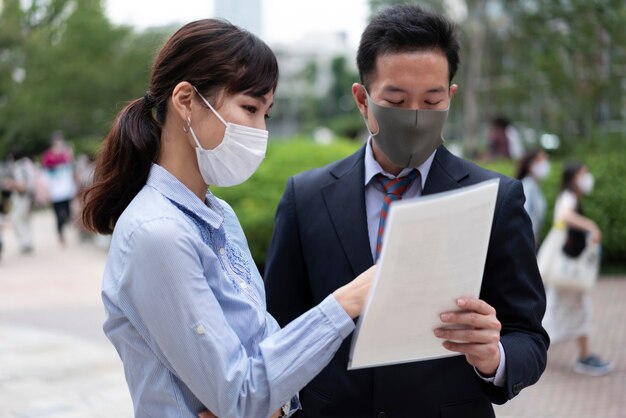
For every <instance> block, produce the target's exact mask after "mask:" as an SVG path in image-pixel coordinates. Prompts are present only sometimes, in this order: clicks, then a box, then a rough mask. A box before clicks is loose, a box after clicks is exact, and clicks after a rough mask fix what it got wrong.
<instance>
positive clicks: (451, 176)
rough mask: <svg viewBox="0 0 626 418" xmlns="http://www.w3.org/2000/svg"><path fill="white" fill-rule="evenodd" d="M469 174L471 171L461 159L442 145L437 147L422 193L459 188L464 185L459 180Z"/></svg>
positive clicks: (427, 193)
mask: <svg viewBox="0 0 626 418" xmlns="http://www.w3.org/2000/svg"><path fill="white" fill-rule="evenodd" d="M468 175H469V172H468V171H467V169H466V168H465V167H464V166H463V165H462V164H461V162H460V161H459V159H458V158H457V157H455V156H454V155H452V154H451V153H450V151H448V150H447V149H446V147H444V146H443V145H441V146H439V148H437V153H436V154H435V158H434V159H433V164H432V165H431V167H430V171H429V172H428V177H427V178H426V183H425V184H424V190H423V192H422V195H429V194H435V193H441V192H446V191H448V190H454V189H458V188H460V187H462V186H461V184H460V183H459V182H460V181H461V180H463V179H464V178H465V177H467V176H468Z"/></svg>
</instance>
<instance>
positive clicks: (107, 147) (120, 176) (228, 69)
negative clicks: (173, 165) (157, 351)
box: [83, 19, 278, 234]
mask: <svg viewBox="0 0 626 418" xmlns="http://www.w3.org/2000/svg"><path fill="white" fill-rule="evenodd" d="M182 81H188V82H189V83H191V84H192V85H193V86H195V87H196V88H197V89H198V90H199V91H200V92H201V93H203V94H204V95H206V96H211V95H213V94H215V93H217V92H218V91H219V90H221V89H223V90H224V93H225V94H236V93H246V94H249V95H252V96H263V95H265V94H267V93H268V92H270V91H275V90H276V85H277V83H278V63H277V61H276V56H275V55H274V53H273V52H272V51H271V50H270V48H269V47H268V46H267V45H266V44H265V43H264V42H263V41H261V40H260V39H259V38H257V37H256V36H254V35H253V34H251V33H249V32H247V31H245V30H243V29H240V28H238V27H237V26H234V25H232V24H230V23H228V22H226V21H223V20H217V19H204V20H198V21H195V22H192V23H189V24H187V25H185V26H183V27H182V28H180V29H179V30H178V31H177V32H176V33H174V35H172V36H171V37H170V38H169V39H168V41H167V42H166V43H165V45H164V46H163V47H162V48H161V50H160V51H159V53H158V55H157V57H156V60H155V62H154V65H153V66H152V74H151V80H150V89H149V90H148V92H146V95H145V96H144V97H142V98H139V99H136V100H134V101H132V102H130V103H129V104H128V105H127V106H126V107H125V108H124V109H122V111H121V112H120V113H119V114H118V115H117V118H116V119H115V121H114V122H113V126H112V127H111V130H110V132H109V133H108V135H107V137H106V139H105V141H104V144H103V148H102V150H101V151H100V153H99V154H98V157H97V159H96V164H95V172H94V183H93V185H92V186H91V187H90V188H88V189H87V190H86V191H85V193H84V199H85V206H84V210H83V222H84V224H85V225H86V227H87V228H89V229H91V230H93V231H95V232H99V233H103V234H110V233H112V232H113V228H114V226H115V223H116V222H117V220H118V218H119V217H120V215H121V214H122V212H123V211H124V209H126V207H127V206H128V204H129V203H130V202H131V200H132V199H133V198H134V197H135V196H136V195H137V193H139V191H140V190H141V188H142V187H143V186H144V185H145V184H146V180H147V179H148V174H149V172H150V167H151V166H152V163H153V162H155V161H156V160H157V158H158V154H159V148H160V140H161V139H160V136H161V126H162V125H163V123H165V118H166V114H167V102H168V99H169V98H170V97H171V95H172V92H173V90H174V88H175V87H176V85H177V84H178V83H180V82H182ZM206 96H205V97H206Z"/></svg>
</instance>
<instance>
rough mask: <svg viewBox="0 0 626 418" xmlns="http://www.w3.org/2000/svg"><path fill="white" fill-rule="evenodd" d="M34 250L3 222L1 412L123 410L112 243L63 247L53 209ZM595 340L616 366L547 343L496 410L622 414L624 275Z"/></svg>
mask: <svg viewBox="0 0 626 418" xmlns="http://www.w3.org/2000/svg"><path fill="white" fill-rule="evenodd" d="M34 227H35V231H36V233H37V234H36V250H35V253H34V254H32V255H28V256H21V255H19V254H18V252H17V250H16V244H15V238H14V236H13V233H12V232H13V231H11V230H7V231H5V233H4V236H5V244H6V245H5V247H6V248H5V253H4V254H3V257H2V259H1V260H0V418H18V417H19V418H23V417H29V418H92V417H93V418H99V417H103V418H104V417H107V418H127V417H132V415H133V414H132V406H131V402H130V398H129V395H128V391H127V388H126V384H125V381H124V376H123V371H122V366H121V362H120V361H119V358H118V357H117V353H116V352H115V350H114V349H113V347H112V346H111V345H110V343H109V342H108V341H107V340H106V338H105V337H104V335H103V334H102V330H101V324H102V321H103V319H104V314H103V311H102V306H101V301H100V290H99V288H100V280H101V276H102V270H103V267H104V262H105V257H106V252H105V250H104V249H102V248H101V247H98V246H96V245H93V244H80V243H79V242H78V238H77V236H76V234H75V233H74V234H72V235H70V237H69V238H70V239H69V243H68V246H67V247H66V248H61V247H60V246H59V245H58V243H57V242H56V239H55V235H54V220H53V216H52V213H51V212H47V211H45V212H41V213H38V214H37V215H36V216H35V219H34ZM593 299H594V303H595V307H596V311H595V318H594V332H593V335H592V346H593V348H594V350H595V351H597V352H598V353H600V354H601V355H603V356H607V357H610V358H611V359H612V360H613V361H614V362H615V364H616V370H615V372H613V373H612V374H610V375H608V376H604V377H599V378H593V377H585V376H579V375H576V374H574V373H573V372H572V371H571V366H572V364H573V362H574V359H575V357H576V351H575V346H574V344H573V343H571V344H562V345H556V346H554V347H552V348H551V349H550V353H549V364H548V369H547V371H546V373H545V374H544V375H543V377H542V379H541V381H540V382H539V383H538V384H537V385H535V386H533V387H530V388H527V389H525V390H524V391H523V392H522V393H521V394H520V395H519V396H518V397H517V398H515V399H514V400H513V401H511V402H509V403H507V404H506V405H504V406H498V407H496V413H497V416H498V417H499V418H531V417H532V418H565V417H567V418H618V417H621V418H626V325H624V320H626V278H622V279H616V278H603V279H602V280H601V281H600V283H599V285H598V287H597V288H596V289H595V290H594V293H593Z"/></svg>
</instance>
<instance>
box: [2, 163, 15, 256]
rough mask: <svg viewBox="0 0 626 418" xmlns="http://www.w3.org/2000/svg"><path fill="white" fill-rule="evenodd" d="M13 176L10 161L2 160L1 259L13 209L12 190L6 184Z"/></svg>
mask: <svg viewBox="0 0 626 418" xmlns="http://www.w3.org/2000/svg"><path fill="white" fill-rule="evenodd" d="M11 176H12V174H11V170H10V163H9V161H7V160H6V159H5V160H0V258H2V250H3V249H4V241H3V236H4V229H5V227H6V222H7V221H6V217H7V214H8V213H9V210H10V208H11V190H9V189H8V188H7V187H6V186H5V183H7V182H9V181H11V179H12V177H11Z"/></svg>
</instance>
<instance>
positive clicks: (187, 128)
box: [183, 116, 191, 134]
mask: <svg viewBox="0 0 626 418" xmlns="http://www.w3.org/2000/svg"><path fill="white" fill-rule="evenodd" d="M190 129H191V117H190V116H187V126H186V127H185V126H183V132H185V133H186V134H187V133H189V130H190Z"/></svg>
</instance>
